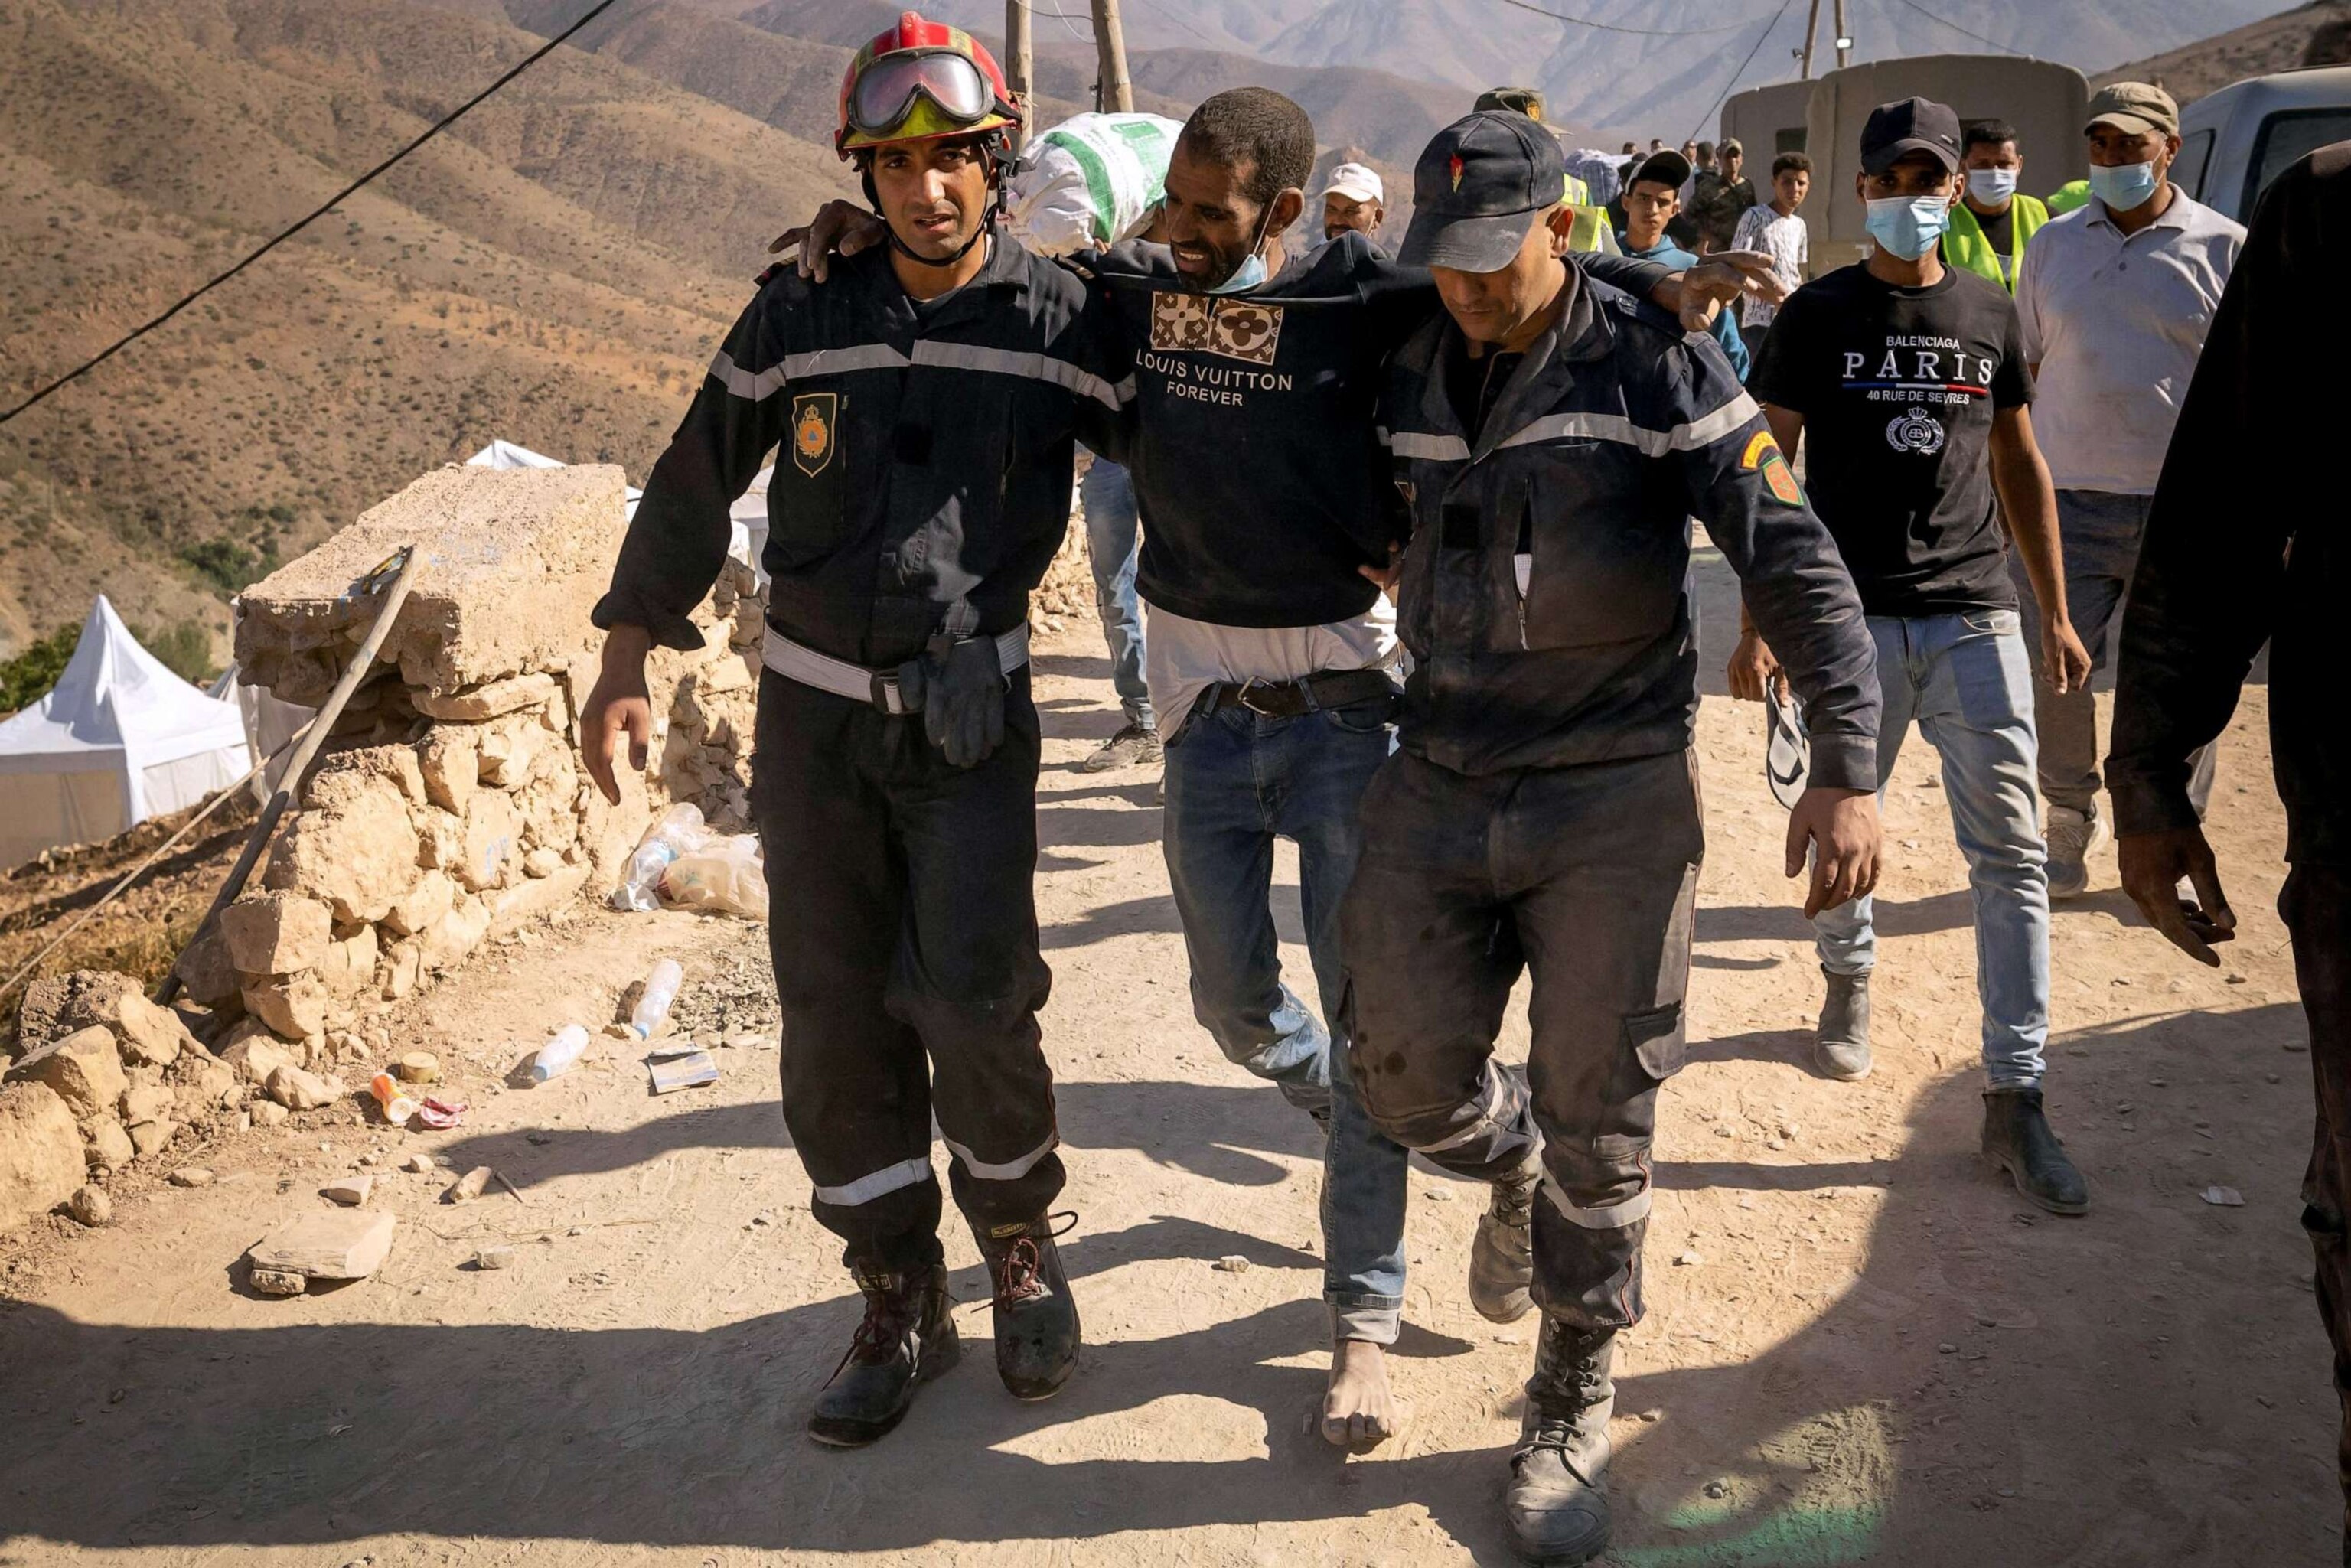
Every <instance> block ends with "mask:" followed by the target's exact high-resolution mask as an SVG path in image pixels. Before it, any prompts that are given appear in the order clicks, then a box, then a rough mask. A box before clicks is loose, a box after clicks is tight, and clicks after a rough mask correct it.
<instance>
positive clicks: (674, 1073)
mask: <svg viewBox="0 0 2351 1568" xmlns="http://www.w3.org/2000/svg"><path fill="white" fill-rule="evenodd" d="M645 1071H647V1072H648V1073H650V1074H651V1075H652V1077H653V1092H654V1093H656V1094H667V1093H669V1092H671V1091H672V1090H675V1089H698V1088H700V1087H702V1085H704V1084H705V1083H716V1082H718V1062H717V1061H716V1059H715V1058H714V1057H712V1055H711V1054H710V1053H709V1052H708V1051H688V1052H686V1053H685V1054H684V1056H674V1057H669V1058H666V1059H665V1060H663V1061H647V1062H646V1063H645Z"/></svg>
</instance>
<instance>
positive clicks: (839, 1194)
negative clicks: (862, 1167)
mask: <svg viewBox="0 0 2351 1568" xmlns="http://www.w3.org/2000/svg"><path fill="white" fill-rule="evenodd" d="M930 1179H931V1161H930V1156H929V1155H925V1156H924V1157H923V1158H921V1159H918V1160H900V1161H899V1162H898V1163H897V1164H896V1165H894V1166H883V1167H882V1168H881V1169H880V1170H878V1171H872V1172H870V1173H868V1174H867V1175H864V1176H859V1177H858V1178H857V1179H856V1180H855V1181H853V1182H849V1183H847V1184H845V1185H844V1186H820V1187H818V1188H817V1189H816V1196H817V1198H818V1200H819V1201H820V1202H823V1203H829V1204H831V1205H832V1206H833V1207H836V1208H854V1207H857V1206H858V1205H859V1204H861V1203H872V1201H873V1200H874V1199H875V1198H877V1197H883V1196H884V1195H885V1194H888V1193H893V1192H895V1191H897V1190H898V1189H899V1188H900V1187H902V1186H914V1184H915V1183H917V1182H924V1181H928V1180H930Z"/></svg>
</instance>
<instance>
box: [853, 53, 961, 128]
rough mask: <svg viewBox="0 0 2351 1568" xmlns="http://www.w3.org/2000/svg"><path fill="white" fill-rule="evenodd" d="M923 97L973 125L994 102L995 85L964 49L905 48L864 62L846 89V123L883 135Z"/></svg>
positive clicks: (949, 117)
mask: <svg viewBox="0 0 2351 1568" xmlns="http://www.w3.org/2000/svg"><path fill="white" fill-rule="evenodd" d="M925 98H927V99H930V100H931V103H932V105H933V107H935V109H936V110H938V111H939V113H940V114H942V115H944V116H946V119H947V120H951V121H952V122H954V123H955V124H956V125H974V124H977V122H979V121H980V120H985V119H987V117H988V116H989V115H990V113H992V112H993V111H994V110H996V108H997V102H996V89H995V86H994V84H993V83H991V82H990V81H989V80H988V79H987V76H986V75H985V74H984V73H983V72H982V71H981V70H980V68H978V67H977V65H975V64H974V63H973V62H972V59H971V57H969V56H968V55H966V54H963V53H961V52H960V51H958V50H956V49H952V48H940V49H906V50H901V51H898V52H895V53H893V54H888V55H884V56H883V57H881V58H879V59H877V60H875V61H874V62H873V63H872V65H870V66H868V67H867V68H865V69H864V71H863V72H862V73H861V74H860V75H859V77H858V78H857V85H856V87H855V88H854V89H852V91H851V93H850V95H849V117H848V118H849V125H850V129H851V130H852V131H857V132H860V133H862V135H865V136H883V135H885V134H886V133H888V132H890V131H895V130H897V129H898V128H899V127H900V126H902V125H904V123H905V122H906V120H907V119H908V117H909V116H911V115H912V114H913V113H914V106H915V100H916V99H925Z"/></svg>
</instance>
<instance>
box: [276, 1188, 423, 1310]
mask: <svg viewBox="0 0 2351 1568" xmlns="http://www.w3.org/2000/svg"><path fill="white" fill-rule="evenodd" d="M398 1224H399V1221H398V1220H397V1219H396V1218H394V1217H393V1216H392V1215H391V1214H388V1213H386V1212H384V1211H382V1210H381V1209H340V1208H325V1209H315V1210H313V1211H311V1212H310V1213H308V1214H305V1215H303V1216H301V1217H300V1218H297V1219H295V1220H293V1221H292V1222H291V1223H289V1224H287V1225H285V1226H282V1227H280V1228H278V1229H277V1230H275V1231H272V1232H271V1233H270V1234H269V1236H268V1237H267V1238H266V1239H264V1240H262V1241H258V1242H256V1243H255V1244H254V1247H253V1249H252V1250H251V1251H249V1252H247V1253H246V1258H247V1259H248V1260H251V1262H252V1265H253V1272H254V1276H255V1278H254V1281H253V1284H254V1289H256V1290H259V1291H266V1290H268V1289H269V1287H268V1286H266V1285H264V1284H263V1283H262V1281H261V1279H260V1277H259V1276H260V1275H261V1273H262V1272H263V1271H264V1270H270V1271H273V1272H277V1273H282V1274H292V1275H294V1276H296V1277H298V1278H301V1279H308V1280H364V1279H366V1278H367V1277H368V1276H369V1275H370V1274H372V1273H374V1272H375V1271H376V1270H377V1269H378V1268H380V1267H381V1266H382V1263H383V1260H384V1259H385V1258H386V1257H387V1256H389V1255H390V1253H391V1251H392V1231H393V1230H394V1229H395V1228H397V1227H398ZM273 1293H278V1294H285V1295H293V1294H296V1293H297V1292H296V1291H280V1292H273Z"/></svg>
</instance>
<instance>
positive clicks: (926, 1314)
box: [808, 1263, 963, 1448]
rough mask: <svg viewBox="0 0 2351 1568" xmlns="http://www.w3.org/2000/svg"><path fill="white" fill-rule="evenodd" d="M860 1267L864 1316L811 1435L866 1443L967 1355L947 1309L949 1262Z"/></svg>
mask: <svg viewBox="0 0 2351 1568" xmlns="http://www.w3.org/2000/svg"><path fill="white" fill-rule="evenodd" d="M853 1271H854V1273H855V1274H856V1278H857V1288H858V1289H859V1290H861V1291H864V1292H865V1320H864V1322H861V1323H859V1324H858V1325H857V1334H856V1337H855V1338H853V1339H852V1340H851V1341H850V1342H849V1354H847V1355H844V1356H842V1357H841V1364H840V1365H839V1366H837V1367H835V1368H834V1369H833V1374H832V1380H831V1382H829V1383H827V1384H826V1385H824V1392H822V1393H821V1394H819V1395H818V1396H816V1408H815V1410H813V1411H811V1412H810V1415H809V1423H808V1433H809V1436H810V1437H813V1438H815V1439H816V1440H817V1441H818V1442H820V1443H824V1444H829V1445H830V1446H831V1447H833V1448H863V1447H864V1446H865V1445H866V1444H868V1443H872V1442H875V1441H878V1440H879V1439H881V1438H883V1437H887V1436H888V1435H889V1433H890V1429H891V1428H892V1427H895V1426H897V1424H898V1423H899V1422H900V1421H902V1420H904V1418H905V1415H906V1412H907V1410H908V1409H909V1408H911V1407H912V1406H913V1405H914V1390H915V1389H916V1388H917V1387H918V1386H920V1385H922V1384H924V1383H926V1382H928V1381H929V1380H930V1379H932V1378H934V1377H936V1376H938V1375H939V1374H941V1373H943V1372H945V1371H946V1370H947V1369H948V1368H949V1367H951V1366H953V1365H955V1364H956V1361H957V1360H958V1359H959V1358H960V1357H961V1355H962V1354H963V1345H962V1342H961V1341H959V1340H957V1339H956V1326H955V1318H954V1316H953V1315H952V1314H951V1313H950V1312H948V1310H947V1308H948V1304H949V1303H948V1301H947V1270H946V1264H944V1263H931V1264H925V1265H924V1266H923V1267H921V1268H915V1269H906V1270H899V1271H897V1272H894V1273H893V1272H885V1271H882V1270H867V1269H864V1268H858V1269H856V1270H853Z"/></svg>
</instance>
